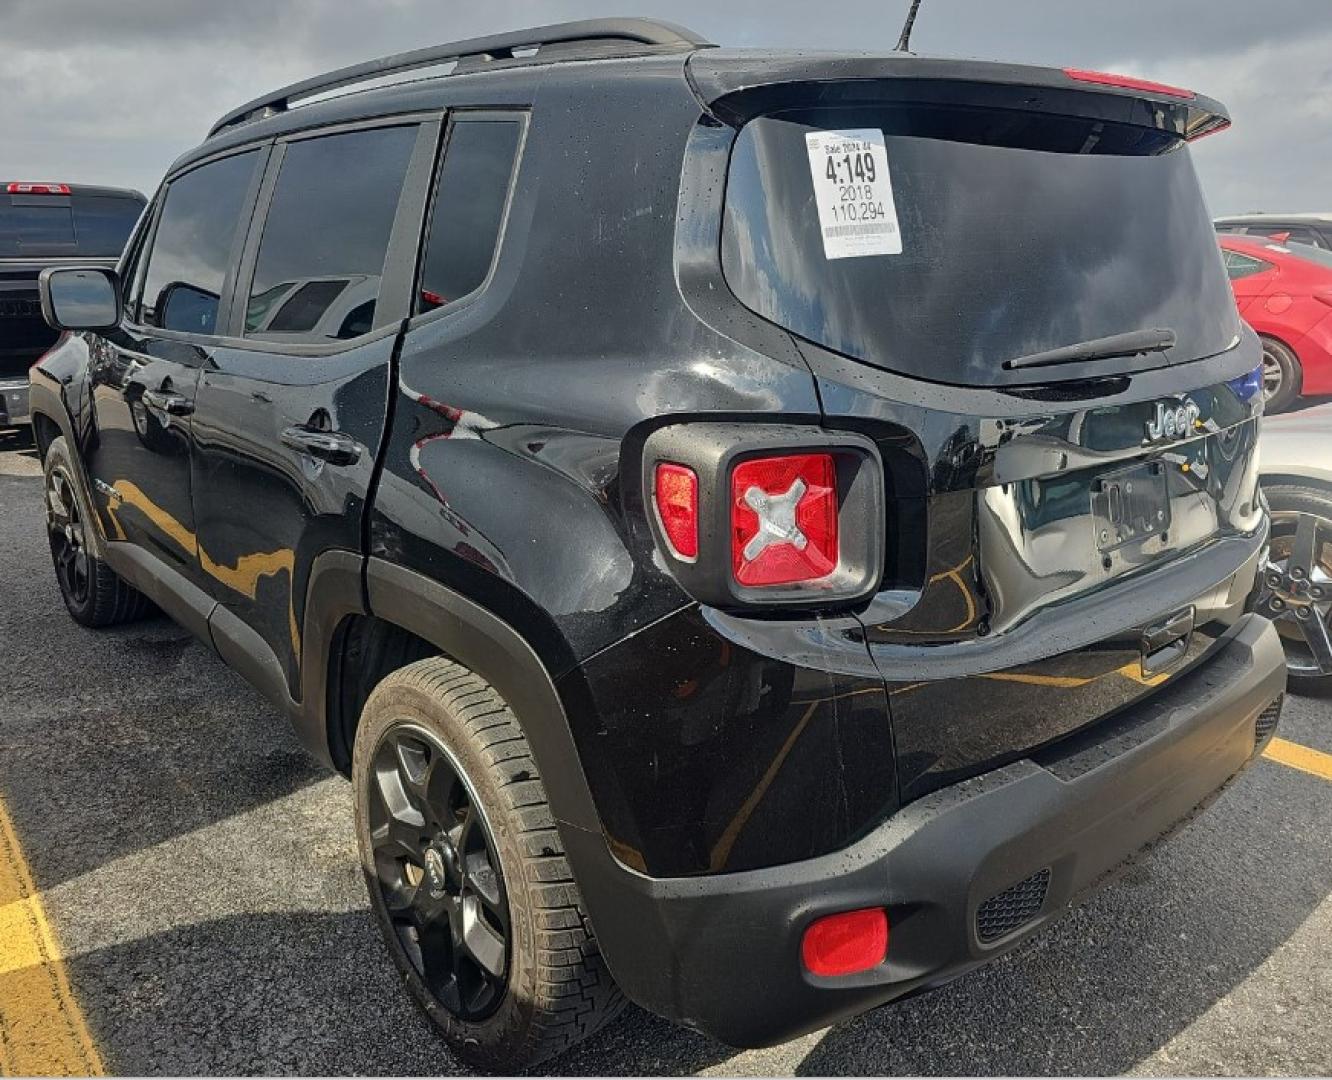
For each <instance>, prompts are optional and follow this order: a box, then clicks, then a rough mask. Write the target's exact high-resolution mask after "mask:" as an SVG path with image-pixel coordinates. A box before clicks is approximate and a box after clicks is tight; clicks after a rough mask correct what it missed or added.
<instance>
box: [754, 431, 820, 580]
mask: <svg viewBox="0 0 1332 1080" xmlns="http://www.w3.org/2000/svg"><path fill="white" fill-rule="evenodd" d="M837 560H838V551H837V473H836V467H835V465H834V462H833V457H832V455H831V454H785V455H782V456H781V457H769V458H754V459H751V460H749V461H742V462H741V463H740V464H738V465H737V466H736V467H735V470H734V471H733V472H732V473H731V565H732V569H733V572H734V573H735V580H736V581H738V582H739V583H740V584H741V585H747V586H762V585H789V584H791V583H793V582H797V581H816V580H818V579H819V578H822V577H827V576H828V575H829V574H831V573H832V572H833V570H834V569H836V567H837Z"/></svg>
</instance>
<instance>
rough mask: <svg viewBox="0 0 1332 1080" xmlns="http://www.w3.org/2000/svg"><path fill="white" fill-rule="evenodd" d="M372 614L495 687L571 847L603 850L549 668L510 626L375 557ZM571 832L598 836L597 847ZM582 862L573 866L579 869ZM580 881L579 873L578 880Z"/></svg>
mask: <svg viewBox="0 0 1332 1080" xmlns="http://www.w3.org/2000/svg"><path fill="white" fill-rule="evenodd" d="M366 586H367V595H368V597H369V604H370V612H371V614H373V615H376V616H378V617H379V618H381V619H384V620H386V621H388V622H391V623H395V624H396V625H398V626H401V627H402V628H403V629H404V630H409V631H411V632H412V633H413V634H416V635H417V636H418V637H421V638H424V639H425V640H426V641H429V642H430V643H431V644H432V645H436V646H438V647H439V648H440V649H441V650H442V651H443V652H445V653H447V654H448V655H449V656H451V657H452V658H453V659H455V660H457V661H458V663H460V664H463V665H464V666H466V667H468V668H471V670H473V671H475V672H476V673H477V674H478V675H480V676H481V677H482V678H483V679H485V680H486V681H487V682H488V683H490V685H491V686H493V687H494V688H495V689H496V690H497V691H498V692H499V693H500V695H501V696H502V697H503V698H504V700H505V701H507V702H508V703H509V706H510V707H511V708H512V709H513V711H514V713H515V715H516V716H517V717H518V718H519V720H520V721H521V722H522V725H523V731H524V733H525V734H526V735H527V741H528V742H529V743H530V744H531V746H532V752H533V754H534V755H535V757H536V760H537V765H538V767H539V768H540V769H541V779H542V781H543V783H544V784H545V786H546V794H547V796H548V797H549V799H550V808H551V812H552V814H553V815H554V817H555V820H556V822H557V823H558V824H559V826H560V834H561V836H562V837H563V838H564V842H565V848H566V850H567V851H569V852H570V853H571V854H572V852H573V850H574V849H575V847H576V848H578V849H579V850H584V851H585V850H587V848H588V847H589V846H591V847H594V848H595V847H596V846H598V845H599V846H600V848H601V851H602V852H605V850H606V847H605V840H604V838H603V837H602V835H601V825H600V820H599V818H598V817H597V813H596V809H595V807H594V806H593V803H592V795H591V792H590V790H589V788H588V784H587V778H586V777H585V776H584V774H583V767H582V763H581V761H580V759H579V757H578V753H577V750H576V749H575V747H574V742H573V735H572V734H571V733H570V730H569V722H568V720H567V719H566V717H565V713H564V706H563V705H562V704H561V702H560V697H559V694H558V693H557V692H556V690H555V684H554V683H553V682H552V681H551V677H550V673H549V672H548V671H547V670H546V668H545V666H544V665H543V664H542V663H541V661H540V659H539V658H538V657H537V654H536V653H535V652H534V651H533V650H532V647H531V646H530V645H528V643H527V642H526V641H525V640H523V638H522V636H521V635H519V633H518V632H517V631H516V630H514V629H513V628H512V627H511V626H509V625H508V624H507V623H505V622H503V621H501V620H500V619H498V618H496V617H495V616H494V615H492V614H491V613H490V612H489V611H487V610H486V609H485V608H482V607H480V606H478V605H477V604H475V603H473V602H472V601H471V600H469V599H467V598H466V597H465V596H462V595H461V594H459V593H456V592H454V591H453V590H452V589H449V588H447V587H445V586H444V585H441V584H440V583H439V582H437V581H433V580H431V579H430V578H428V577H425V576H424V575H422V574H418V573H416V572H415V571H412V570H406V569H404V568H403V567H401V566H396V565H394V564H393V563H389V562H385V561H384V560H383V559H376V558H371V559H370V560H369V561H368V563H367V566H366ZM571 829H576V830H581V831H583V832H586V833H591V834H593V835H594V837H595V840H594V843H593V844H591V845H588V844H585V843H583V842H581V840H582V839H585V838H580V839H579V840H577V841H576V840H575V839H574V837H573V836H571ZM577 869H578V867H575V870H577ZM580 883H581V877H580Z"/></svg>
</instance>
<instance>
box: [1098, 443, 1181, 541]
mask: <svg viewBox="0 0 1332 1080" xmlns="http://www.w3.org/2000/svg"><path fill="white" fill-rule="evenodd" d="M1091 509H1092V526H1093V528H1094V529H1095V530H1096V547H1097V550H1098V551H1100V552H1101V553H1102V554H1109V553H1110V552H1112V551H1117V550H1119V549H1120V548H1124V547H1127V546H1129V545H1130V544H1135V543H1142V542H1144V541H1147V540H1152V539H1159V540H1161V541H1162V542H1163V543H1165V542H1166V541H1167V539H1168V536H1169V532H1170V498H1169V495H1168V493H1167V489H1166V470H1165V465H1164V464H1163V463H1162V462H1159V461H1151V462H1147V463H1145V464H1142V465H1134V466H1131V467H1130V468H1127V469H1119V470H1116V471H1115V472H1111V473H1106V474H1105V475H1103V476H1098V477H1097V478H1096V479H1095V480H1093V481H1092V489H1091Z"/></svg>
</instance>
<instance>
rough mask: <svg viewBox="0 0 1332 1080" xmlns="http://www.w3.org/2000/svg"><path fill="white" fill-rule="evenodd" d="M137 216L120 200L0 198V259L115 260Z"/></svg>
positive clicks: (129, 202) (135, 206)
mask: <svg viewBox="0 0 1332 1080" xmlns="http://www.w3.org/2000/svg"><path fill="white" fill-rule="evenodd" d="M142 210H143V202H142V201H140V200H139V199H135V198H131V197H129V196H123V195H78V194H75V195H6V196H0V258H28V257H41V256H43V255H51V256H69V255H87V256H88V257H90V258H114V257H116V256H117V255H119V254H120V252H121V249H122V248H123V247H124V246H125V241H126V240H128V239H129V234H130V232H131V230H132V229H133V228H134V223H135V222H136V221H138V220H139V213H140V211H142Z"/></svg>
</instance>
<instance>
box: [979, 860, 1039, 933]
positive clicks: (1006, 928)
mask: <svg viewBox="0 0 1332 1080" xmlns="http://www.w3.org/2000/svg"><path fill="white" fill-rule="evenodd" d="M1049 888H1050V868H1049V867H1046V868H1045V869H1044V870H1040V871H1038V872H1037V873H1035V874H1032V875H1031V877H1029V878H1027V879H1026V880H1024V881H1019V882H1018V883H1017V884H1016V885H1010V886H1009V887H1008V888H1007V889H1005V890H1004V891H1003V892H1001V893H996V894H995V895H994V896H992V897H990V898H989V899H988V900H986V901H985V902H984V903H982V904H981V906H980V907H979V908H977V909H976V936H977V937H978V938H980V940H981V942H982V943H983V944H986V945H988V944H989V943H990V942H992V941H998V940H999V939H1000V938H1004V937H1007V936H1008V935H1009V934H1011V933H1012V932H1013V931H1014V930H1017V929H1018V928H1019V927H1022V926H1026V925H1027V923H1029V922H1031V921H1032V919H1034V918H1036V916H1037V915H1039V914H1040V913H1041V908H1042V907H1044V906H1045V894H1046V891H1047V890H1048V889H1049Z"/></svg>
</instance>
